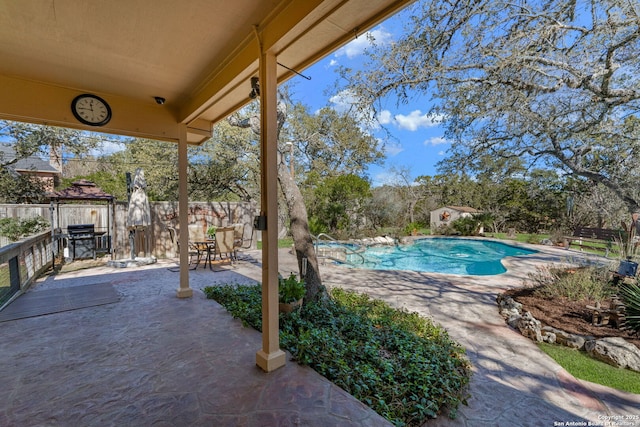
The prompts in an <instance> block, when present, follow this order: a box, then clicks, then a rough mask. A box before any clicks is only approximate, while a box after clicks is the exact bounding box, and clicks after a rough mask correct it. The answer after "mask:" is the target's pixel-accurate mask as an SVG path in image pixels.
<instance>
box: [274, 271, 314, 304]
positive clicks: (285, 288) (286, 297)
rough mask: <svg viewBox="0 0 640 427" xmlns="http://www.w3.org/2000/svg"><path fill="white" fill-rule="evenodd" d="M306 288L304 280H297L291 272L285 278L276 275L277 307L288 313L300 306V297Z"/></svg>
mask: <svg viewBox="0 0 640 427" xmlns="http://www.w3.org/2000/svg"><path fill="white" fill-rule="evenodd" d="M306 292H307V289H306V287H305V285H304V280H298V278H297V277H296V275H295V274H293V273H291V274H290V275H289V277H287V278H286V279H285V278H284V277H282V276H280V275H278V301H279V304H278V308H279V310H280V312H281V313H290V312H292V311H293V310H296V309H298V308H300V307H301V306H302V299H303V298H304V294H305V293H306Z"/></svg>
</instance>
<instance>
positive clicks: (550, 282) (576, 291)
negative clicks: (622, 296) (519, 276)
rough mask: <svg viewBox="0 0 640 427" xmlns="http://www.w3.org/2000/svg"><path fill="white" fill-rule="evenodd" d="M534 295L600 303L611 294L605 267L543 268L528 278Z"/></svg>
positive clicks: (611, 289)
mask: <svg viewBox="0 0 640 427" xmlns="http://www.w3.org/2000/svg"><path fill="white" fill-rule="evenodd" d="M530 279H531V280H532V281H533V283H534V285H535V286H536V288H537V289H536V291H535V294H536V295H538V296H541V297H544V298H567V299H570V300H573V301H602V300H604V299H606V298H608V297H610V296H611V295H612V294H613V291H614V289H613V288H612V287H611V283H610V272H609V268H607V267H596V266H589V267H580V268H572V269H567V268H562V267H558V266H543V267H539V268H538V272H537V273H536V274H534V275H531V276H530Z"/></svg>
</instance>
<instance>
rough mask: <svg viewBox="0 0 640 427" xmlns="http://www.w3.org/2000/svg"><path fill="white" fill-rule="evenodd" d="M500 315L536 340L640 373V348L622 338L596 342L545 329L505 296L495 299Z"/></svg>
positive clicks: (520, 305)
mask: <svg viewBox="0 0 640 427" xmlns="http://www.w3.org/2000/svg"><path fill="white" fill-rule="evenodd" d="M496 301H497V303H498V309H499V312H500V315H501V316H502V317H503V318H504V319H505V320H506V321H507V324H508V325H509V326H511V327H512V328H514V329H516V330H518V331H520V333H521V334H522V335H523V336H525V337H527V338H529V339H531V340H533V341H535V342H547V343H550V344H560V345H564V346H567V347H570V348H575V349H578V350H581V351H585V352H586V353H587V354H588V355H589V356H591V357H593V358H594V359H597V360H600V361H602V362H605V363H608V364H609V365H612V366H615V367H618V368H627V369H631V370H632V371H637V372H640V349H638V347H636V346H635V345H633V344H631V343H630V342H627V341H626V340H625V339H624V338H621V337H607V338H602V339H595V338H594V337H592V336H585V335H577V334H570V333H568V332H565V331H562V330H560V329H555V328H552V327H551V326H544V327H543V326H542V324H541V323H540V321H539V320H537V319H536V318H535V317H533V315H531V313H530V312H528V311H525V312H524V313H523V312H522V304H520V303H519V302H517V301H515V300H514V299H513V298H511V297H509V296H505V295H503V294H500V295H498V297H497V298H496Z"/></svg>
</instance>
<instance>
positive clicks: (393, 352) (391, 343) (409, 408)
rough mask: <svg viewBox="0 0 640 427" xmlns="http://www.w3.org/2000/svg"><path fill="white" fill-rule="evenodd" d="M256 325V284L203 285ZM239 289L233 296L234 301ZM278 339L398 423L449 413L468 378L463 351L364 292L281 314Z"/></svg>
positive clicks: (337, 292)
mask: <svg viewBox="0 0 640 427" xmlns="http://www.w3.org/2000/svg"><path fill="white" fill-rule="evenodd" d="M205 293H206V294H207V297H209V298H213V299H215V300H216V301H218V302H219V303H220V304H222V305H223V306H225V307H226V308H227V310H229V311H231V313H232V315H233V316H234V317H239V318H241V319H243V321H246V323H248V324H251V325H252V326H254V327H256V329H258V330H260V329H261V328H260V326H259V325H260V322H259V319H260V316H261V314H260V309H261V306H260V287H259V286H249V287H247V286H238V287H234V286H224V287H207V288H205ZM234 293H237V298H234V296H233V295H234ZM280 329H281V333H280V342H281V345H282V347H283V348H285V349H286V350H288V351H289V352H290V353H291V354H292V355H293V357H294V359H295V360H297V361H298V363H300V364H303V365H309V366H310V367H312V368H313V369H315V370H316V371H317V372H319V373H320V374H321V375H323V376H325V377H326V378H328V379H329V380H331V381H332V382H334V383H335V384H337V385H338V386H340V387H342V388H343V389H345V390H346V391H347V392H349V393H351V394H352V395H353V396H355V397H356V398H357V399H359V400H360V401H362V402H364V403H365V404H367V405H368V406H370V407H371V408H372V409H374V410H375V411H376V412H378V413H379V414H381V415H382V416H384V417H386V418H387V419H388V420H389V421H391V422H392V423H393V424H395V425H396V426H419V425H422V424H423V423H424V422H425V420H426V419H427V418H433V417H435V416H437V415H438V414H440V413H442V412H443V411H444V410H445V409H446V410H448V411H449V416H450V417H452V418H453V417H455V413H456V412H455V411H456V408H457V406H458V405H459V404H460V403H464V392H465V388H466V386H467V384H468V383H469V377H470V375H471V370H470V365H469V362H468V361H467V359H466V358H465V356H464V353H465V352H464V349H463V348H461V347H460V346H459V345H458V344H456V343H455V342H453V341H452V340H451V339H450V338H449V336H448V334H447V332H446V331H445V330H444V329H442V328H441V327H439V326H436V325H434V324H433V323H432V322H431V321H430V320H428V319H425V318H423V317H420V316H419V315H418V314H417V313H410V312H407V311H405V310H396V309H393V308H391V307H389V306H388V305H387V304H386V303H384V302H383V301H380V300H373V299H371V298H369V297H368V296H367V295H362V294H357V293H354V292H348V291H344V290H341V289H334V290H333V291H332V292H331V295H330V298H328V299H326V300H325V301H321V302H317V303H307V304H306V305H304V306H303V308H302V310H300V311H299V312H293V313H291V314H288V315H286V316H284V315H282V316H280Z"/></svg>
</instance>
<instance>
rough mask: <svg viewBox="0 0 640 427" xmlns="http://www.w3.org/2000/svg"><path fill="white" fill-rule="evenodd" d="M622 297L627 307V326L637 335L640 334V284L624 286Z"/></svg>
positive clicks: (621, 288) (621, 290)
mask: <svg viewBox="0 0 640 427" xmlns="http://www.w3.org/2000/svg"><path fill="white" fill-rule="evenodd" d="M620 296H621V297H622V300H623V301H624V305H625V307H626V318H627V326H628V327H629V328H631V329H632V330H634V331H635V332H636V333H638V332H640V284H638V282H636V283H632V284H624V285H622V286H621V287H620Z"/></svg>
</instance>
